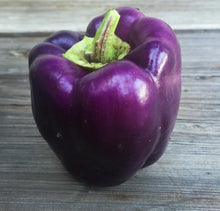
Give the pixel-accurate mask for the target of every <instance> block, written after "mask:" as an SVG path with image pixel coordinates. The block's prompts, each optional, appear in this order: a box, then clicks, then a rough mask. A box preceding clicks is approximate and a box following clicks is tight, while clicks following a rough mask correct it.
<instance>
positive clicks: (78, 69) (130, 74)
mask: <svg viewBox="0 0 220 211" xmlns="http://www.w3.org/2000/svg"><path fill="white" fill-rule="evenodd" d="M29 70H30V71H29V78H30V87H31V102H32V111H33V116H34V119H35V121H36V124H37V127H38V129H39V131H40V133H41V135H42V136H43V138H44V139H45V140H46V141H47V143H48V144H49V146H50V147H51V148H52V149H53V151H54V152H55V153H56V154H57V156H58V157H59V158H60V160H61V161H62V162H63V164H64V165H65V166H66V168H67V169H68V170H69V172H70V173H71V174H72V175H74V176H75V177H76V178H78V179H79V180H80V181H83V182H85V183H87V184H91V185H101V186H110V185H118V184H121V183H123V182H124V181H126V180H127V179H129V178H130V177H131V176H133V175H134V174H135V173H136V172H137V171H138V170H139V169H141V168H143V167H146V166H149V165H151V164H153V163H155V162H156V161H157V160H158V159H159V158H160V157H161V155H162V154H163V152H164V150H165V148H166V146H167V142H168V140H169V137H170V135H171V132H172V131H173V128H174V124H175V121H176V117H177V113H178V107H179V102H180V94H181V54H180V46H179V43H178V40H177V38H176V36H175V33H174V31H173V30H172V29H171V28H170V26H169V25H167V24H166V23H165V22H163V21H162V20H159V19H156V18H152V17H147V16H145V15H144V14H142V13H141V12H140V11H139V10H137V9H134V8H130V7H120V8H117V9H116V10H109V11H108V12H107V13H106V14H105V15H101V16H98V17H96V18H94V19H93V20H92V21H91V22H90V23H89V25H88V27H87V30H86V33H85V35H82V34H81V33H79V32H73V31H59V32H56V33H55V34H52V35H51V36H50V37H49V38H47V39H46V40H45V41H43V42H42V43H40V44H38V45H36V46H35V47H34V48H33V49H32V50H31V52H30V55H29Z"/></svg>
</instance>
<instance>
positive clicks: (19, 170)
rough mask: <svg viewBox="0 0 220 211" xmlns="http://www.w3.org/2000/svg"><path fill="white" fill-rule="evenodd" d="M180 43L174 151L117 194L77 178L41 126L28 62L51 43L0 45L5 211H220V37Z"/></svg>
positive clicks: (0, 183) (189, 36)
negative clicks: (33, 102) (40, 45)
mask: <svg viewBox="0 0 220 211" xmlns="http://www.w3.org/2000/svg"><path fill="white" fill-rule="evenodd" d="M0 2H2V1H0ZM18 2H20V1H18ZM18 4H19V3H18ZM30 4H31V3H30ZM177 36H178V38H179V40H180V43H181V46H182V56H183V71H182V85H183V86H182V90H183V91H182V98H181V106H180V111H179V115H178V120H177V123H176V126H175V129H174V132H173V134H172V136H171V140H170V143H169V145H168V148H167V151H166V153H165V154H164V156H163V157H162V158H161V159H160V161H159V162H157V163H156V164H155V165H153V166H150V167H149V168H147V169H143V170H140V171H139V172H138V173H137V174H136V175H135V176H134V177H133V178H131V179H130V180H129V181H127V182H126V183H124V184H122V185H120V186H117V187H111V188H95V187H87V186H84V185H83V184H81V183H79V182H77V181H76V180H75V179H74V178H72V177H71V176H70V175H69V174H68V172H67V171H66V170H65V169H64V167H63V166H62V165H61V163H60V161H59V160H58V159H57V158H56V156H55V155H54V153H53V152H52V151H51V149H50V148H49V147H48V145H47V144H46V143H45V141H44V140H43V139H42V137H41V136H40V134H39V132H38V130H37V128H36V126H35V123H34V120H33V117H32V113H31V106H30V91H29V81H28V67H27V54H28V51H29V49H30V48H31V47H32V46H33V45H35V44H36V43H38V42H40V41H41V40H43V39H44V37H34V36H33V37H11V38H7V37H0V43H1V48H0V63H1V68H0V210H79V211H81V210H83V211H84V210H94V211H98V210H107V211H108V210H109V211H110V210H111V211H112V210H128V211H129V210H219V207H220V107H219V105H220V92H219V90H220V73H219V69H220V61H219V58H220V50H219V49H220V40H219V36H220V32H219V31H216V32H214V31H213V32H193V31H191V32H189V33H188V32H184V33H182V32H178V33H177ZM213 55H214V56H213Z"/></svg>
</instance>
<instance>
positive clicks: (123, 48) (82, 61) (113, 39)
mask: <svg viewBox="0 0 220 211" xmlns="http://www.w3.org/2000/svg"><path fill="white" fill-rule="evenodd" d="M119 19H120V15H119V14H118V12H117V11H116V10H109V11H108V12H107V13H106V15H105V17H104V19H103V21H102V23H101V25H100V27H99V28H98V30H97V32H96V34H95V37H94V38H90V37H86V36H84V38H83V39H82V40H81V41H80V42H78V43H76V44H75V45H73V46H72V47H71V48H70V49H69V50H68V51H67V52H66V53H65V54H63V55H62V56H63V57H65V58H67V59H68V60H70V61H72V62H74V63H75V64H77V65H80V66H82V67H86V68H89V69H98V68H100V67H103V66H104V65H106V64H108V63H110V62H112V61H115V60H119V59H122V58H123V57H124V56H126V55H127V53H128V52H129V50H130V46H129V44H128V43H126V42H124V41H122V40H121V39H120V38H119V37H117V36H116V35H115V30H116V28H117V25H118V22H119Z"/></svg>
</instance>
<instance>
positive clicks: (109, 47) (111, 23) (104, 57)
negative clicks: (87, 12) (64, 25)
mask: <svg viewBox="0 0 220 211" xmlns="http://www.w3.org/2000/svg"><path fill="white" fill-rule="evenodd" d="M119 19H120V15H119V14H118V12H117V11H116V10H109V11H108V12H107V13H106V15H105V17H104V19H103V21H102V23H101V25H100V27H99V28H98V30H97V32H96V34H95V37H94V39H93V42H92V45H91V46H89V48H88V49H87V51H86V52H85V56H86V57H87V58H88V60H89V61H93V62H101V63H106V62H110V61H112V60H114V59H115V57H116V56H117V49H116V48H115V47H114V45H113V43H114V37H115V30H116V27H117V25H118V22H119Z"/></svg>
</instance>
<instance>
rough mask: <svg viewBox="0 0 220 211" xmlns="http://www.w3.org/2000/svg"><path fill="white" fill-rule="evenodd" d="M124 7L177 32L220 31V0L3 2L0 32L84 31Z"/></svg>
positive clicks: (30, 0)
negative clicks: (93, 20)
mask: <svg viewBox="0 0 220 211" xmlns="http://www.w3.org/2000/svg"><path fill="white" fill-rule="evenodd" d="M125 5H126V6H131V7H135V8H140V9H141V11H143V13H144V14H146V15H148V16H152V17H157V18H161V19H163V20H164V21H166V22H167V23H169V24H170V25H171V26H172V27H173V28H174V29H182V30H185V29H220V21H219V20H220V13H219V11H220V1H219V0H212V1H206V0H202V1H201V0H194V1H191V0H186V1H181V0H168V1H145V0H140V1H132V0H129V1H118V0H112V1H102V0H85V1H80V0H75V1H70V0H65V1H62V2H61V1H58V0H51V1H43V0H34V1H32V0H18V1H6V0H1V1H0V32H1V33H22V32H36V31H37V32H51V31H57V30H60V29H71V30H77V31H85V28H86V26H87V24H88V22H89V21H90V20H91V18H92V17H95V16H97V15H98V14H101V13H104V12H105V11H106V10H108V9H110V8H116V7H119V6H125Z"/></svg>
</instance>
